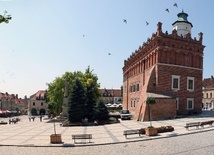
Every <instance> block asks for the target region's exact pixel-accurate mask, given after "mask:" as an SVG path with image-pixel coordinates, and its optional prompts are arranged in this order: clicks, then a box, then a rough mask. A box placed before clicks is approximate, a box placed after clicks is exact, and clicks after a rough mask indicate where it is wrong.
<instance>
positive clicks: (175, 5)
mask: <svg viewBox="0 0 214 155" xmlns="http://www.w3.org/2000/svg"><path fill="white" fill-rule="evenodd" d="M173 6H174V7H178V4H177V3H174V4H173ZM165 11H166V12H168V13H169V9H168V8H167V9H166V10H165ZM123 22H124V23H125V24H127V23H128V22H127V19H123ZM147 25H149V22H147V21H146V26H147Z"/></svg>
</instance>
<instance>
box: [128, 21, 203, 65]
mask: <svg viewBox="0 0 214 155" xmlns="http://www.w3.org/2000/svg"><path fill="white" fill-rule="evenodd" d="M157 36H159V37H166V38H172V39H176V40H181V41H187V42H191V43H196V44H200V45H202V40H203V33H202V32H200V33H199V34H198V36H199V40H197V39H196V38H194V39H192V37H191V34H190V33H188V34H186V36H182V35H181V36H179V35H178V34H177V30H176V29H174V30H173V31H172V33H171V34H168V32H167V31H166V32H165V33H163V32H162V23H161V22H158V24H157V32H156V33H153V34H152V37H151V38H147V41H146V42H143V44H142V45H141V46H139V48H138V50H135V52H132V54H131V55H130V57H129V58H128V59H127V61H126V60H125V61H124V64H125V65H129V64H130V63H131V62H133V61H135V60H136V59H138V57H139V55H138V54H144V53H146V52H147V51H148V50H150V49H151V47H152V45H151V44H150V43H151V42H152V41H153V40H154V39H155V38H156V37H157ZM148 45H151V46H148Z"/></svg>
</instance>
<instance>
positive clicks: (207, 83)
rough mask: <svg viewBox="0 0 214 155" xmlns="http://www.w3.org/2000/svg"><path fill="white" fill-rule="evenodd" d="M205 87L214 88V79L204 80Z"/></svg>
mask: <svg viewBox="0 0 214 155" xmlns="http://www.w3.org/2000/svg"><path fill="white" fill-rule="evenodd" d="M203 87H205V88H214V78H213V77H211V78H207V79H204V80H203Z"/></svg>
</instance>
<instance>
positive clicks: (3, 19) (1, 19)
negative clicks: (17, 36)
mask: <svg viewBox="0 0 214 155" xmlns="http://www.w3.org/2000/svg"><path fill="white" fill-rule="evenodd" d="M11 19H12V17H11V15H7V11H6V10H5V11H4V15H3V16H2V15H0V23H2V22H5V23H9V20H11Z"/></svg>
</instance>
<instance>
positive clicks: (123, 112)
mask: <svg viewBox="0 0 214 155" xmlns="http://www.w3.org/2000/svg"><path fill="white" fill-rule="evenodd" d="M120 118H121V120H128V119H131V118H132V114H131V113H130V111H129V110H121V111H120Z"/></svg>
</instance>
